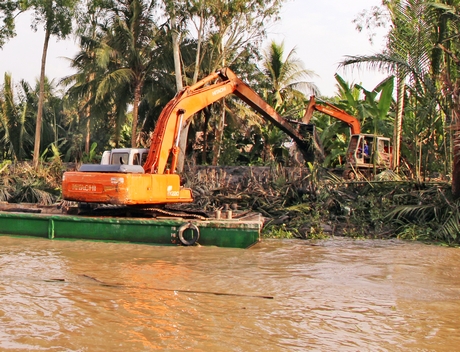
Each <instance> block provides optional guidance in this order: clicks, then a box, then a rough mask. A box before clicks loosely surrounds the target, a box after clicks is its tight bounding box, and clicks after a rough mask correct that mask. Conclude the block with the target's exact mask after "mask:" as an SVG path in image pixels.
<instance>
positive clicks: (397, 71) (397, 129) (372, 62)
mask: <svg viewBox="0 0 460 352" xmlns="http://www.w3.org/2000/svg"><path fill="white" fill-rule="evenodd" d="M385 5H386V7H387V10H388V15H389V17H390V20H391V25H392V27H391V30H390V33H389V35H388V43H387V49H386V50H385V51H384V52H382V53H380V54H376V55H370V56H366V55H365V56H348V57H347V58H346V59H345V60H344V61H343V62H342V63H341V66H348V65H352V66H358V67H361V66H367V67H368V68H371V69H377V70H380V71H383V72H388V73H390V74H393V75H395V76H396V78H397V84H396V86H397V115H396V118H395V123H394V134H393V143H394V149H393V152H394V153H393V154H394V158H393V160H394V167H395V169H397V168H398V167H399V160H400V141H401V131H402V115H403V106H404V88H405V85H406V84H407V85H408V87H409V92H410V94H411V95H412V96H413V97H414V99H415V101H417V100H418V99H420V98H421V97H423V96H425V94H432V93H433V91H431V90H430V89H429V84H428V80H429V79H430V72H433V70H432V68H433V65H432V63H433V61H432V58H433V54H434V52H433V50H432V48H433V40H434V38H433V33H434V30H435V29H434V24H435V22H436V21H433V12H430V11H429V8H430V6H429V3H428V2H427V1H426V0H403V1H401V0H391V1H387V2H385ZM420 107H422V104H420V105H419V106H418V108H420ZM418 128H420V125H419V126H418ZM417 135H418V133H417ZM420 143H421V142H416V144H420ZM414 150H416V149H414ZM414 153H415V154H414V156H415V164H416V165H418V164H419V163H418V161H417V159H418V160H421V157H422V156H421V154H420V153H419V152H417V151H415V152H414ZM419 174H420V169H419V168H417V175H418V176H419Z"/></svg>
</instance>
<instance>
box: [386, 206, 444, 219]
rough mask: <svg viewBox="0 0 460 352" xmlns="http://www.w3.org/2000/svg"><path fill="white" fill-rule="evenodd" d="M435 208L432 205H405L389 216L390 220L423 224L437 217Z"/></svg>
mask: <svg viewBox="0 0 460 352" xmlns="http://www.w3.org/2000/svg"><path fill="white" fill-rule="evenodd" d="M435 212H436V210H435V207H433V205H431V204H428V205H427V204H421V205H404V206H399V207H396V208H395V209H393V210H392V211H390V212H389V213H388V215H387V219H388V220H395V219H397V220H403V221H408V222H414V221H415V220H416V221H417V222H423V221H426V220H428V219H430V218H433V217H434V215H435Z"/></svg>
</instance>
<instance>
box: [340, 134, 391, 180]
mask: <svg viewBox="0 0 460 352" xmlns="http://www.w3.org/2000/svg"><path fill="white" fill-rule="evenodd" d="M346 155H347V164H346V168H345V171H344V177H345V178H348V179H354V178H355V177H356V174H357V173H362V174H364V175H366V176H370V175H368V174H369V172H370V170H373V169H374V165H375V167H376V169H377V170H382V169H390V168H391V161H392V160H391V144H390V138H387V137H382V136H377V135H374V134H354V135H352V136H351V138H350V143H349V144H348V150H347V154H346Z"/></svg>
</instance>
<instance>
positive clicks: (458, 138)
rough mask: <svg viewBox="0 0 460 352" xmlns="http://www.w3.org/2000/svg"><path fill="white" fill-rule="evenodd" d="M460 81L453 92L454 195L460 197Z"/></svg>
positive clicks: (456, 83)
mask: <svg viewBox="0 0 460 352" xmlns="http://www.w3.org/2000/svg"><path fill="white" fill-rule="evenodd" d="M459 99H460V81H459V80H457V82H455V85H454V92H453V94H452V101H453V104H452V130H453V131H452V132H453V136H454V138H453V141H452V151H453V163H452V195H453V196H454V197H455V198H456V199H458V198H460V119H459V118H460V100H459Z"/></svg>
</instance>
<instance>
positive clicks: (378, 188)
mask: <svg viewBox="0 0 460 352" xmlns="http://www.w3.org/2000/svg"><path fill="white" fill-rule="evenodd" d="M2 165H3V167H0V170H1V172H0V176H1V177H0V201H4V202H12V203H20V202H28V203H40V204H44V205H48V204H53V203H56V202H59V201H60V182H61V178H62V172H64V171H65V170H67V169H69V168H75V165H64V164H63V163H60V162H59V161H58V160H57V161H55V162H51V163H48V164H46V165H42V167H41V168H40V169H39V170H38V171H35V170H34V169H33V168H32V167H31V166H30V165H29V164H27V163H22V164H9V165H6V166H5V164H4V163H3V164H2ZM0 166H1V165H0ZM337 174H340V173H337ZM337 174H336V173H333V172H330V171H329V170H326V169H322V168H320V167H314V168H311V169H309V168H300V167H297V168H284V167H245V166H239V167H209V166H196V167H189V168H188V169H187V170H186V171H185V172H184V174H183V179H184V183H185V186H186V187H189V188H191V189H192V190H193V196H194V199H195V201H194V202H193V203H192V204H183V205H180V206H177V207H178V208H180V209H186V210H189V209H190V210H200V211H206V212H215V211H216V210H219V209H226V208H230V209H238V210H241V211H243V210H251V211H255V212H259V213H260V214H262V215H263V216H264V218H265V224H264V230H263V236H264V237H266V238H299V239H312V238H313V239H315V238H327V237H329V236H348V237H353V238H400V239H406V240H422V241H435V242H441V243H445V244H448V245H457V244H458V243H459V239H458V238H457V237H458V236H457V234H458V233H459V232H460V229H459V227H460V226H459V223H460V214H459V210H458V209H459V202H458V201H454V200H453V199H452V196H451V192H450V187H451V186H450V184H449V183H447V182H443V181H439V180H436V181H431V182H423V183H422V182H416V181H414V180H410V179H404V178H401V177H398V176H397V175H394V174H393V173H391V172H388V173H384V174H382V175H380V176H379V177H377V178H376V179H375V180H374V181H372V182H371V181H367V180H362V181H359V182H345V180H343V179H342V178H341V177H339V176H337Z"/></svg>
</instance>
